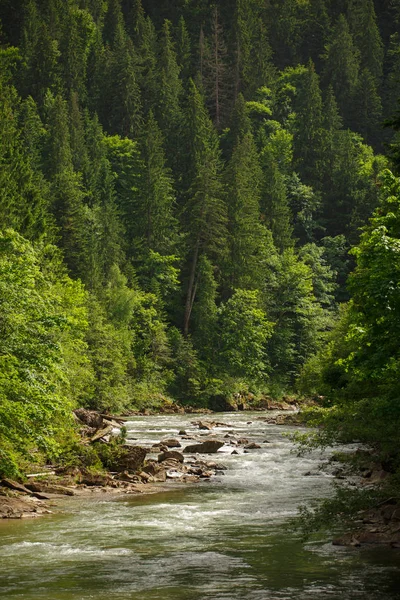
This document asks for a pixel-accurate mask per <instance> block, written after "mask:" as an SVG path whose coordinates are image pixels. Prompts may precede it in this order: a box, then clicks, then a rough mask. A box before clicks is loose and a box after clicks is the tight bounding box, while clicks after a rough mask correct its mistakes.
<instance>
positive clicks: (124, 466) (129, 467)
mask: <svg viewBox="0 0 400 600" xmlns="http://www.w3.org/2000/svg"><path fill="white" fill-rule="evenodd" d="M146 454H147V450H146V448H142V447H141V446H123V447H122V451H121V454H120V455H118V456H115V457H114V459H113V461H112V463H111V464H110V465H109V469H110V471H117V472H121V471H128V473H132V472H135V471H138V470H141V468H142V465H143V462H144V459H145V458H146Z"/></svg>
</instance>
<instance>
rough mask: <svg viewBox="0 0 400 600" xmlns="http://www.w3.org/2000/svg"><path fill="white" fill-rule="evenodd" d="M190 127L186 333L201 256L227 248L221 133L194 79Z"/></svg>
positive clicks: (212, 255) (214, 254)
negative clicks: (215, 125) (209, 113)
mask: <svg viewBox="0 0 400 600" xmlns="http://www.w3.org/2000/svg"><path fill="white" fill-rule="evenodd" d="M188 130H189V131H190V134H191V154H190V155H191V162H192V165H191V177H192V184H191V187H190V190H189V198H188V202H187V205H186V207H185V209H184V214H183V218H184V230H185V232H186V233H187V234H188V251H187V256H188V261H187V262H188V276H187V283H186V286H185V288H186V290H185V295H186V301H185V312H184V321H183V323H184V324H183V331H184V333H185V335H188V333H189V326H190V319H191V314H192V310H193V305H194V302H195V299H196V295H197V288H198V275H199V259H200V257H201V256H202V255H203V254H205V255H206V256H207V257H208V258H209V260H210V261H211V262H212V264H215V261H216V262H219V259H220V258H221V255H223V253H224V251H225V240H226V206H225V203H224V202H223V200H222V196H223V187H222V180H221V166H222V165H221V156H220V149H219V143H218V136H217V134H216V132H215V130H214V128H213V125H212V123H211V121H210V119H209V117H208V115H207V111H206V109H205V106H204V100H203V98H202V96H201V94H200V92H199V91H198V89H197V88H196V86H195V84H194V83H193V82H191V85H190V95H189V114H188Z"/></svg>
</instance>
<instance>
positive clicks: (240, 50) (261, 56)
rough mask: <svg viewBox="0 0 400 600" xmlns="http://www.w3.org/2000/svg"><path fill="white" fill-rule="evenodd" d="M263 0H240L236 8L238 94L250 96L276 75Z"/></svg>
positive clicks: (236, 81) (236, 93)
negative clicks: (265, 22)
mask: <svg viewBox="0 0 400 600" xmlns="http://www.w3.org/2000/svg"><path fill="white" fill-rule="evenodd" d="M264 12H265V11H264V8H263V6H262V4H261V3H260V1H259V0H251V1H250V2H249V1H245V0H237V1H236V11H235V37H236V42H235V43H236V67H235V97H237V96H238V94H239V92H240V91H241V90H242V91H243V93H244V94H246V97H250V96H251V95H252V94H254V93H255V92H256V91H257V90H258V88H260V87H261V86H263V85H270V83H271V81H272V79H273V71H274V69H273V65H272V60H271V59H272V50H271V47H270V44H269V38H268V32H267V28H266V26H265V24H264V21H263V18H262V17H263V16H265V15H264V14H263V13H264Z"/></svg>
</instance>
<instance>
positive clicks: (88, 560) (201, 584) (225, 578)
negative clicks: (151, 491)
mask: <svg viewBox="0 0 400 600" xmlns="http://www.w3.org/2000/svg"><path fill="white" fill-rule="evenodd" d="M259 416H260V414H257V415H255V414H250V413H239V414H236V413H235V414H229V415H228V414H224V415H221V416H220V418H221V420H222V421H224V422H226V424H227V425H229V426H227V427H224V428H222V427H221V428H218V429H216V430H214V432H213V433H217V434H219V435H222V436H223V435H225V434H226V432H227V431H231V430H232V431H233V432H234V434H235V436H245V437H246V438H248V439H249V440H251V441H256V442H261V443H262V444H261V445H262V448H261V449H259V450H251V451H249V452H248V453H240V454H239V455H231V454H230V453H231V452H232V448H228V447H224V448H222V449H221V451H220V452H219V453H218V455H216V460H217V461H218V462H220V463H223V464H224V465H225V466H226V467H227V471H225V474H224V475H221V476H217V477H215V478H213V479H212V480H211V481H208V482H203V483H200V484H192V485H191V486H186V487H180V486H178V485H176V484H175V486H174V485H172V487H171V490H168V491H166V492H165V491H164V492H162V493H159V494H155V495H146V496H140V497H138V496H123V497H122V498H120V499H118V500H116V501H105V500H104V499H102V498H101V495H96V496H95V497H94V498H90V499H82V498H81V499H77V498H71V499H68V500H65V501H63V502H62V503H61V504H60V505H59V506H58V507H57V508H55V509H54V510H55V512H54V514H53V515H49V516H46V517H43V518H41V519H38V520H34V521H30V520H27V521H4V522H1V523H0V598H7V599H8V598H10V599H16V598H20V599H23V600H34V599H35V600H38V599H40V600H89V599H96V600H206V599H208V600H294V599H295V600H312V599H316V600H325V599H330V600H353V599H354V600H356V599H360V600H361V599H362V600H378V599H382V600H394V599H400V554H399V552H398V551H396V550H387V551H385V550H382V549H381V550H372V549H361V550H360V549H346V548H339V547H336V546H332V544H331V543H330V540H329V539H328V538H327V539H320V540H318V541H313V542H310V543H306V544H304V543H302V541H301V540H300V539H299V536H298V535H297V534H295V533H293V532H290V531H288V530H287V529H286V527H285V524H286V522H287V520H288V518H290V517H291V516H293V515H294V514H295V513H296V507H297V506H298V505H299V504H300V503H305V502H309V501H310V500H311V499H313V498H316V497H322V496H326V495H328V494H329V493H330V489H329V488H330V483H331V477H330V476H329V475H328V474H326V473H324V472H323V471H319V469H318V466H319V463H320V462H321V456H320V455H319V454H315V455H311V456H307V457H304V458H299V457H297V456H296V455H295V454H294V453H293V452H292V449H293V446H292V444H291V442H290V441H289V439H288V438H287V437H285V436H284V435H283V434H284V433H285V432H287V431H288V430H290V428H282V427H278V426H274V425H266V424H265V423H263V422H262V421H261V420H259V419H257V417H259ZM193 419H194V417H193V416H190V415H179V416H175V415H174V416H170V415H168V416H156V417H138V418H134V419H133V420H132V422H129V423H128V430H129V438H130V439H131V440H132V443H140V444H145V445H151V444H153V443H154V442H156V441H159V440H160V439H161V438H162V437H165V436H168V437H171V436H175V437H176V435H177V433H178V431H179V430H180V429H182V428H184V429H186V431H187V432H188V433H191V432H196V433H199V432H198V429H197V428H196V427H194V426H193V425H191V421H192V420H193ZM248 421H252V423H248ZM266 442H268V443H266ZM241 452H242V451H241ZM210 459H213V460H214V459H215V455H214V456H209V457H208V460H210ZM305 473H311V475H309V476H305Z"/></svg>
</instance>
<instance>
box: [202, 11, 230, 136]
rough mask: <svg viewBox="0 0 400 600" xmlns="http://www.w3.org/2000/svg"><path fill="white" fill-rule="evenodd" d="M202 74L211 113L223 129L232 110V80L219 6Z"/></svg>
mask: <svg viewBox="0 0 400 600" xmlns="http://www.w3.org/2000/svg"><path fill="white" fill-rule="evenodd" d="M203 54H204V57H203V59H202V61H201V62H202V63H203V64H202V66H201V74H202V79H203V86H204V89H205V90H206V92H207V100H208V104H209V109H210V114H211V116H212V119H213V122H214V124H215V126H216V128H217V129H221V127H222V126H223V124H224V123H225V121H226V119H227V117H228V115H229V113H230V111H231V108H232V107H231V105H230V97H231V91H232V81H231V78H230V74H229V70H228V63H227V47H226V43H225V40H224V32H223V28H222V23H221V19H220V13H219V10H218V6H215V7H214V9H213V13H212V17H211V36H210V40H209V42H208V43H207V44H204V50H203Z"/></svg>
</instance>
